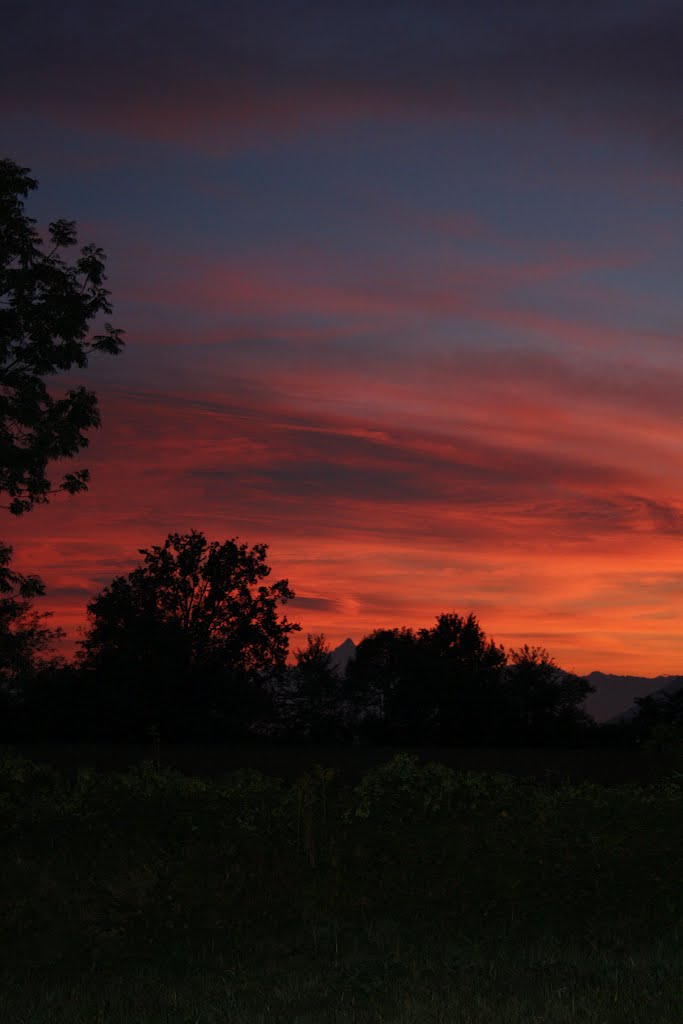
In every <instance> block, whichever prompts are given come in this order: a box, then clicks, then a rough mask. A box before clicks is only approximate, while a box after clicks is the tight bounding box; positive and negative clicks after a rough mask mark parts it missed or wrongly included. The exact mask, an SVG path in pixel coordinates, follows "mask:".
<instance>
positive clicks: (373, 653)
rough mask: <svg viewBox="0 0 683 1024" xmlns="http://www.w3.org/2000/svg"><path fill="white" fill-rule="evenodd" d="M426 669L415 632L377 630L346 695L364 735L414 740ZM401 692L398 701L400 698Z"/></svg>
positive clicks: (364, 644) (361, 648)
mask: <svg viewBox="0 0 683 1024" xmlns="http://www.w3.org/2000/svg"><path fill="white" fill-rule="evenodd" d="M420 678H421V665H420V661H419V651H418V648H417V637H416V636H415V633H414V632H413V631H412V629H407V628H401V629H398V628H397V629H376V630H374V631H373V632H372V633H370V634H368V636H365V637H363V638H362V640H361V641H360V643H359V644H358V646H357V647H356V655H355V657H354V658H353V659H352V660H351V661H350V662H349V664H348V666H347V669H346V678H345V680H344V683H343V692H344V695H345V698H346V701H347V703H348V705H349V706H350V708H351V709H352V714H353V718H354V720H355V723H356V728H357V731H358V734H359V735H360V736H362V737H363V739H365V740H367V741H370V742H392V741H399V740H408V739H409V738H410V734H411V730H412V727H413V725H414V720H413V719H414V715H413V704H414V702H415V701H419V699H420V698H419V688H420ZM398 691H400V695H401V696H400V699H399V700H398V701H396V700H395V699H394V694H395V693H396V692H398Z"/></svg>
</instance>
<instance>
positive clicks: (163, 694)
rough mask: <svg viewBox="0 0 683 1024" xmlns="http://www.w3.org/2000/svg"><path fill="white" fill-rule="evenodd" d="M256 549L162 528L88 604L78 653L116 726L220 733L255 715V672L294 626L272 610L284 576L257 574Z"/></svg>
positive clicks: (274, 658) (272, 667) (258, 685)
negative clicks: (102, 689)
mask: <svg viewBox="0 0 683 1024" xmlns="http://www.w3.org/2000/svg"><path fill="white" fill-rule="evenodd" d="M266 553H267V545H265V544H256V545H254V547H252V548H249V547H248V546H247V545H246V544H238V543H237V539H236V538H233V539H232V540H226V541H224V542H223V543H222V544H221V543H219V542H218V541H213V542H211V543H208V542H207V540H206V538H205V536H204V534H203V533H201V532H198V531H196V530H192V531H191V533H189V534H182V535H181V534H178V533H173V534H169V535H168V537H167V539H166V541H165V542H164V544H163V545H162V546H155V547H153V548H151V549H140V554H141V555H143V556H144V561H143V563H142V564H141V565H139V566H138V567H137V568H136V569H134V570H133V571H132V572H131V573H129V574H128V576H118V577H116V579H114V580H113V581H112V583H111V584H110V585H109V586H108V587H105V589H104V590H103V591H102V592H101V593H100V594H99V595H98V596H97V597H96V598H95V599H94V600H93V601H91V602H90V603H89V604H88V619H89V625H88V628H87V631H86V634H85V637H84V639H83V640H81V641H80V645H79V646H80V649H81V653H80V658H79V661H80V664H81V666H82V668H83V669H84V670H85V671H90V672H91V674H92V675H93V677H94V683H93V685H95V684H97V683H98V682H99V683H102V682H104V683H105V685H107V687H108V691H109V700H110V705H109V706H110V711H111V714H112V716H113V719H114V721H116V720H118V722H119V725H120V727H124V728H126V729H128V730H130V729H133V730H134V731H136V734H137V735H139V734H140V729H143V730H144V732H145V733H146V732H147V730H148V729H149V728H150V727H151V726H152V725H157V726H158V727H159V728H161V730H162V735H163V733H164V730H165V731H166V734H167V735H168V733H169V732H171V733H177V734H178V735H180V733H186V732H187V730H188V729H190V728H194V729H195V730H196V729H198V728H199V729H200V730H201V729H204V730H206V729H209V731H212V732H213V734H215V735H216V736H220V737H225V736H227V735H228V734H234V733H235V730H239V729H242V730H244V729H247V728H248V727H249V725H250V724H251V722H252V721H253V720H254V719H255V718H259V717H262V716H263V714H264V713H265V711H266V710H267V703H268V702H267V699H266V694H267V689H266V687H265V682H266V680H267V678H268V677H269V676H270V675H272V674H273V673H274V672H278V671H282V670H283V669H284V665H285V661H286V658H287V653H288V648H289V634H290V633H291V632H293V631H295V630H298V629H299V628H300V627H299V626H298V625H297V624H295V623H290V622H288V621H287V619H286V618H285V617H282V618H280V617H279V616H278V608H279V606H280V605H283V604H285V603H286V602H287V601H289V600H291V598H292V597H293V596H294V593H293V591H292V590H291V589H290V588H289V585H288V582H287V580H279V581H277V582H276V583H273V584H271V585H270V586H266V585H264V583H263V581H264V580H265V579H266V578H267V577H268V576H269V575H270V572H271V570H270V567H269V566H268V565H267V563H266Z"/></svg>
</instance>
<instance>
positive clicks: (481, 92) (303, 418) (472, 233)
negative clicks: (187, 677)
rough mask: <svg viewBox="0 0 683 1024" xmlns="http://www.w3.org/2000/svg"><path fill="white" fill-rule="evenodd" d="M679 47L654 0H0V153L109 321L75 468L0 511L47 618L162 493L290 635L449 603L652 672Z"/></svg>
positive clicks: (667, 444) (681, 96) (675, 294)
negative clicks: (75, 238) (96, 269)
mask: <svg viewBox="0 0 683 1024" xmlns="http://www.w3.org/2000/svg"><path fill="white" fill-rule="evenodd" d="M681 53H683V8H682V7H681V4H680V2H678V0H676V2H671V3H656V2H647V3H646V2H641V0H639V2H629V0H619V2H611V0H606V2H601V3H596V2H595V0H591V2H574V3H571V4H569V3H564V4H555V5H553V4H552V3H548V2H540V0H538V2H531V0H519V2H516V3H510V2H509V0H499V2H497V3H486V2H483V3H476V4H474V3H466V4H464V3H463V4H460V5H458V4H452V3H443V2H437V0H426V2H424V0H423V2H420V3H418V2H415V0H411V2H403V3H401V2H395V0H391V2H390V0H384V2H375V3H368V2H367V0H366V2H362V3H361V2H360V0H346V2H345V3H343V4H342V3H331V2H329V0H317V2H315V3H313V2H303V0H301V2H287V0H280V2H275V0H273V2H272V3H265V2H259V0H236V2H235V0H231V2H229V3H218V2H215V0H214V2H211V3H210V2H207V0H196V2H194V3H192V4H190V3H187V2H183V3H181V2H179V0H164V2H163V3H161V2H156V0H154V2H145V0H137V2H135V3H133V2H131V0H120V2H117V3H113V4H109V5H106V6H104V5H100V4H93V3H92V2H87V3H86V2H85V0H80V2H69V0H64V2H63V3H54V0H50V2H47V0H44V2H35V0H23V2H21V3H18V2H17V3H10V13H9V15H8V14H7V13H6V14H5V15H4V17H3V31H2V35H1V36H0V119H1V125H2V132H1V136H0V138H1V142H2V146H1V148H2V150H3V152H2V153H0V156H7V157H11V158H12V159H14V160H16V161H17V163H19V164H21V165H23V166H27V167H29V168H30V169H31V171H32V173H33V175H34V177H36V178H38V180H39V182H40V188H39V190H38V191H37V192H36V193H34V194H33V196H32V197H31V199H30V202H29V205H28V212H29V213H30V214H31V215H32V216H34V217H36V218H37V219H38V222H39V224H40V225H41V226H44V225H46V224H47V222H48V221H50V220H54V219H57V218H58V217H66V218H71V219H74V220H76V221H77V222H78V225H79V229H80V241H81V242H82V243H85V242H88V241H94V242H96V243H97V244H98V245H101V246H102V247H103V248H104V250H105V252H106V254H107V265H108V274H109V282H108V283H109V287H110V289H111V293H112V301H113V303H114V306H115V315H114V316H113V317H112V318H111V319H112V321H113V323H114V324H115V326H119V327H122V328H124V329H125V331H126V340H127V346H126V349H125V350H124V352H123V353H122V354H121V355H120V356H118V357H115V358H113V357H108V356H104V355H103V356H98V357H96V358H95V359H93V360H92V362H91V365H90V368H89V369H88V371H87V372H85V373H83V374H81V375H80V376H78V377H74V378H72V379H73V380H78V381H79V382H81V383H84V384H86V385H87V386H89V387H91V388H93V389H94V390H95V391H96V392H97V394H98V396H99V399H100V408H101V412H102V419H103V425H102V428H101V429H100V430H99V431H97V432H93V434H92V435H91V444H90V447H89V449H87V450H86V451H85V452H83V454H82V456H81V457H80V458H78V459H75V460H73V461H72V462H71V463H64V464H63V470H62V468H61V467H57V470H58V475H59V476H61V473H62V471H63V472H67V471H73V470H74V469H76V468H79V467H80V466H88V467H89V468H90V469H91V474H92V476H91V485H90V489H89V491H88V493H87V494H85V495H79V496H76V497H73V498H69V497H67V496H60V497H59V498H57V499H55V500H53V501H52V502H51V503H50V504H49V505H48V506H45V507H42V508H37V509H36V510H34V511H33V512H31V513H29V514H27V515H25V516H24V517H23V518H21V519H15V518H13V517H10V516H9V515H8V514H7V513H5V514H4V518H3V524H2V528H1V530H0V536H1V537H2V539H3V540H5V541H7V542H8V543H11V544H13V546H14V549H15V554H14V565H15V568H16V569H18V570H19V571H24V572H29V571H31V572H38V573H39V574H40V575H41V576H42V577H43V579H44V581H45V583H46V586H47V595H46V597H45V598H44V599H42V601H41V606H42V608H43V609H44V610H52V611H54V613H55V614H54V625H60V626H62V627H64V628H65V629H66V630H67V631H68V633H69V636H70V638H71V641H72V642H73V641H74V640H75V639H77V636H78V634H77V629H78V627H79V626H80V625H82V624H83V623H84V621H85V606H86V603H87V601H88V600H90V599H92V598H93V597H94V596H95V595H96V593H97V592H98V591H99V590H100V589H101V588H102V587H103V586H104V585H106V584H107V583H109V582H110V581H111V579H112V578H113V577H114V576H115V575H117V574H120V573H127V572H129V571H130V570H131V569H133V568H134V567H135V565H136V564H138V562H139V561H140V556H139V554H138V549H139V548H143V547H149V546H151V545H154V544H162V543H163V541H164V539H165V538H166V535H167V534H168V533H169V532H175V531H179V532H186V531H189V530H190V529H193V528H194V529H198V530H202V531H204V533H205V534H206V536H207V538H208V539H209V540H221V541H222V540H225V539H226V538H228V537H234V536H238V537H239V538H240V540H243V541H247V542H248V543H249V544H253V543H257V542H265V543H267V544H268V545H269V562H270V564H271V565H272V568H273V577H272V579H277V578H280V577H283V576H284V577H286V578H288V579H289V582H290V585H291V586H292V587H293V589H294V590H295V591H296V594H297V598H296V600H295V601H293V602H292V603H291V604H290V605H288V607H287V614H288V615H289V617H290V618H291V619H294V620H295V621H298V622H300V623H301V625H302V628H303V632H302V634H301V637H300V638H295V641H294V644H295V646H296V645H297V644H298V643H299V642H302V641H303V640H305V634H306V633H307V632H324V633H325V634H326V635H327V637H328V639H329V640H330V642H331V643H332V645H335V644H337V643H339V642H340V641H342V640H343V639H344V638H345V637H347V636H351V637H352V638H353V639H354V640H356V641H358V640H360V638H361V637H362V636H363V635H364V634H366V633H368V632H369V631H370V630H372V629H375V628H379V627H391V626H400V625H407V626H413V627H420V626H429V625H431V624H432V623H433V622H434V619H435V617H436V616H437V615H438V614H439V613H440V612H443V611H457V612H459V613H461V614H467V613H468V612H469V611H474V612H475V614H476V615H477V616H478V618H479V621H480V623H481V625H482V627H483V628H484V629H485V631H486V632H487V634H488V635H489V636H491V637H493V638H494V639H495V640H496V641H497V642H499V643H504V644H505V645H506V647H518V646H520V645H521V644H523V643H527V642H528V643H530V644H539V645H542V646H544V647H546V648H547V649H548V650H549V651H550V653H551V654H552V655H553V656H554V657H555V659H556V660H557V661H558V663H559V664H560V665H561V666H562V667H563V668H566V669H568V670H572V669H573V670H575V671H577V672H590V671H591V670H594V669H600V670H602V671H604V672H617V673H623V674H632V675H656V674H658V673H681V672H683V348H682V346H683V330H682V323H683V287H682V285H683V278H682V273H681V272H682V269H683V203H682V202H681V186H682V185H683V61H681V60H680V55H681ZM55 384H56V386H57V385H59V386H60V387H61V386H62V385H63V379H61V378H56V379H55Z"/></svg>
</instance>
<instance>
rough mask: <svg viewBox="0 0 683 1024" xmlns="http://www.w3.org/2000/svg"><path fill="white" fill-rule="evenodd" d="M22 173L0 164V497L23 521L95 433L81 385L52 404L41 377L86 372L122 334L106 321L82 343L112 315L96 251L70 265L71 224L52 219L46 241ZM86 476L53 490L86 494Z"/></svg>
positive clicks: (93, 401) (96, 419)
mask: <svg viewBox="0 0 683 1024" xmlns="http://www.w3.org/2000/svg"><path fill="white" fill-rule="evenodd" d="M37 184H38V183H37V181H36V180H35V179H34V178H32V177H30V174H29V169H28V168H26V167H20V166H19V165H18V164H16V163H15V162H14V161H13V160H7V159H5V160H0V494H7V495H8V496H9V498H10V503H9V505H8V506H5V507H7V508H9V511H10V512H11V513H13V514H14V515H21V514H22V513H24V512H27V511H29V510H30V509H31V508H33V506H34V505H35V504H42V503H45V502H46V501H47V500H48V495H49V494H50V493H51V492H52V485H51V482H50V480H49V478H48V475H47V470H48V464H49V463H50V462H52V461H53V460H59V459H64V458H71V457H72V456H74V455H76V454H77V453H78V452H79V451H80V450H81V449H82V448H84V447H86V446H87V444H88V438H87V436H86V432H87V431H88V430H90V429H91V428H93V427H98V426H99V425H100V412H99V408H98V403H97V397H96V395H95V394H94V393H93V392H92V391H88V390H87V389H86V388H84V387H77V388H72V389H70V390H68V391H67V393H66V394H65V395H62V396H60V397H55V396H53V395H52V394H51V393H50V392H49V391H48V388H47V386H46V383H45V378H47V377H52V376H54V375H55V374H57V373H58V372H67V371H69V370H71V369H72V368H73V367H78V368H79V369H82V368H84V367H87V365H88V357H89V356H90V355H91V354H92V353H93V352H107V353H109V354H112V355H115V354H117V353H118V352H120V351H121V349H122V347H123V340H122V337H121V335H122V333H123V332H122V331H121V330H119V329H116V328H114V327H112V326H111V324H110V323H109V322H105V323H104V326H103V330H102V333H100V334H96V335H94V336H93V337H90V338H88V332H89V329H90V327H91V324H92V322H93V321H94V320H95V319H96V318H97V317H98V316H99V314H105V315H108V314H110V313H111V312H112V306H111V304H110V302H109V292H108V291H107V289H106V288H105V286H104V282H105V280H106V275H105V257H104V253H103V251H102V249H100V248H99V247H98V246H96V245H93V244H88V245H85V246H83V247H82V248H81V249H80V254H79V255H78V256H76V258H75V259H74V260H73V261H72V262H67V261H66V259H65V258H64V255H63V254H64V252H65V250H67V249H71V248H73V247H74V246H76V245H77V231H76V224H75V222H74V221H69V220H56V221H53V222H52V223H51V224H50V225H49V227H48V231H47V242H46V243H43V240H42V239H41V236H40V234H39V233H38V231H37V230H36V228H35V224H36V221H35V220H34V218H32V217H28V216H27V215H26V213H25V211H24V199H25V198H26V197H27V196H28V194H29V192H31V191H33V190H34V189H36V188H37ZM88 479H89V471H88V470H87V469H78V470H76V471H75V472H73V473H67V474H66V475H65V476H64V478H63V480H62V482H61V484H60V485H59V487H58V488H57V490H62V491H67V492H69V493H71V494H75V493H76V492H77V491H82V490H85V489H86V488H87V484H88Z"/></svg>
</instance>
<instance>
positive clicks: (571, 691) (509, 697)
mask: <svg viewBox="0 0 683 1024" xmlns="http://www.w3.org/2000/svg"><path fill="white" fill-rule="evenodd" d="M590 693H595V687H594V686H591V684H590V683H589V682H588V681H587V680H586V679H583V678H581V677H580V676H577V675H574V674H573V673H570V672H563V671H562V669H560V668H558V666H557V665H556V664H555V661H554V660H553V659H552V658H551V657H550V655H549V654H548V652H547V651H546V650H544V649H543V648H542V647H529V646H528V644H525V645H524V646H523V647H521V648H520V649H519V650H516V651H511V652H510V654H509V665H508V669H507V672H506V679H505V697H506V702H505V703H506V707H507V709H508V714H509V718H508V721H507V723H506V734H507V738H508V739H510V740H512V741H513V742H518V743H519V742H521V743H526V742H532V743H536V742H553V741H559V740H566V739H569V738H571V737H572V736H577V735H578V734H579V732H580V731H581V730H582V729H583V730H585V729H588V727H589V726H590V721H591V719H590V716H589V715H588V714H587V713H586V712H585V711H584V710H583V709H582V708H581V707H580V705H581V704H582V703H583V701H584V700H585V699H586V697H587V696H588V695H589V694H590Z"/></svg>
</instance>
